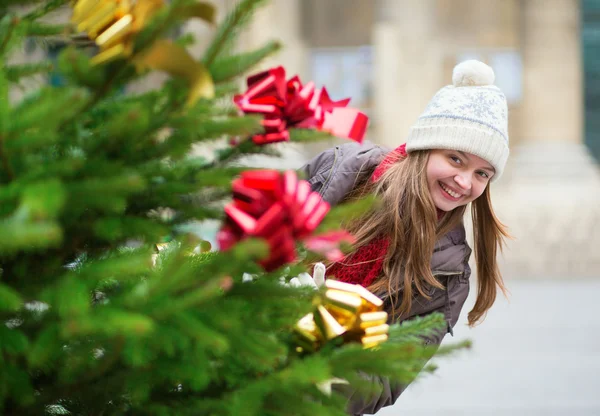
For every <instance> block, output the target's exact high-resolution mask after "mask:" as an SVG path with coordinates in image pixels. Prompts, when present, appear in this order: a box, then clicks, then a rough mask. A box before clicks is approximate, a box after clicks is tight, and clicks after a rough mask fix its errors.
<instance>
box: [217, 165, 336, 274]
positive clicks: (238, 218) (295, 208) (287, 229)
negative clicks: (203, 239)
mask: <svg viewBox="0 0 600 416" xmlns="http://www.w3.org/2000/svg"><path fill="white" fill-rule="evenodd" d="M232 190H233V202H231V203H230V204H228V205H227V206H226V207H225V214H226V216H227V219H226V221H225V224H224V225H223V227H222V228H221V230H220V231H219V232H218V233H217V242H218V244H219V248H220V249H221V250H227V249H229V248H231V247H232V246H233V245H234V244H235V243H237V242H238V241H240V240H242V239H244V238H246V237H260V238H264V239H265V240H266V241H267V243H268V244H269V257H268V258H267V259H264V260H262V261H261V262H260V264H261V265H262V266H263V268H264V269H265V270H267V271H272V270H275V269H277V268H278V267H281V266H283V265H284V264H287V263H290V262H293V261H294V260H295V259H296V247H295V243H296V241H298V240H303V239H305V238H308V239H307V240H306V241H310V242H311V244H312V246H313V247H316V248H317V249H318V250H324V248H325V249H326V250H324V251H326V253H325V254H326V255H328V253H327V252H329V251H332V252H335V253H338V252H339V249H338V248H337V245H336V244H335V238H334V239H333V240H332V239H331V238H330V237H329V238H326V240H325V242H323V241H321V242H320V243H319V239H318V237H309V236H310V235H311V234H312V233H313V232H314V230H315V229H316V228H317V226H318V225H319V224H320V223H321V221H322V220H323V218H324V217H325V215H326V214H327V213H328V212H329V208H330V207H329V204H328V203H327V202H326V201H324V200H323V199H322V198H321V196H320V195H319V194H318V193H316V192H312V191H311V190H310V185H309V184H308V182H306V181H304V180H298V177H297V176H296V173H295V172H294V171H291V170H290V171H286V172H284V173H281V172H279V171H276V170H251V171H245V172H242V174H241V177H240V178H237V179H235V180H234V181H233V183H232ZM347 236H348V234H347V233H346V234H340V240H344V239H347ZM315 239H316V240H315ZM315 241H316V243H315Z"/></svg>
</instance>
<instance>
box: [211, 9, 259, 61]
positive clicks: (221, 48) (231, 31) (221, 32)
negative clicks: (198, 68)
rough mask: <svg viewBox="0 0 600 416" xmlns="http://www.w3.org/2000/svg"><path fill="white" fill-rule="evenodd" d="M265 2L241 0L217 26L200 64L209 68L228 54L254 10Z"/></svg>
mask: <svg viewBox="0 0 600 416" xmlns="http://www.w3.org/2000/svg"><path fill="white" fill-rule="evenodd" d="M266 1H267V0H242V1H240V2H239V3H238V4H237V5H236V6H235V7H234V9H233V10H232V11H231V12H230V13H229V15H228V16H227V17H226V18H225V20H224V21H223V23H221V25H220V26H219V28H218V30H217V33H216V34H215V37H214V38H213V41H212V42H211V44H210V45H209V47H208V49H207V50H206V52H205V53H204V56H203V58H202V62H204V65H205V66H207V67H209V68H210V67H211V66H212V65H213V63H214V61H215V60H216V59H217V58H218V57H219V56H222V55H223V54H225V53H229V52H230V50H231V45H232V44H233V42H234V41H235V40H236V38H237V36H238V35H239V33H240V32H241V31H242V30H243V29H244V28H245V27H246V25H247V24H248V23H249V22H250V18H251V17H252V15H253V14H254V12H255V11H256V9H257V8H258V7H260V6H262V5H264V4H265V3H266Z"/></svg>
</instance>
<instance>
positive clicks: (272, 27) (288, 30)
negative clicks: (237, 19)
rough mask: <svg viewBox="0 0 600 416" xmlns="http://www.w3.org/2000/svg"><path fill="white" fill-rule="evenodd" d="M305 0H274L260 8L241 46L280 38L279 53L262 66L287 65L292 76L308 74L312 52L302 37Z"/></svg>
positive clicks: (246, 46) (248, 46) (243, 37)
mask: <svg viewBox="0 0 600 416" xmlns="http://www.w3.org/2000/svg"><path fill="white" fill-rule="evenodd" d="M300 2H301V0H271V2H269V3H268V5H267V6H265V7H262V8H260V9H259V10H258V11H257V13H256V14H255V16H254V19H253V20H252V22H251V23H250V25H249V27H248V30H247V31H246V33H245V34H244V36H242V37H241V38H240V45H239V46H240V49H242V50H252V49H255V48H259V47H261V46H263V45H264V44H265V43H266V42H269V41H271V40H276V41H280V42H281V44H282V49H281V51H280V52H279V53H277V54H276V55H274V56H273V57H272V58H270V59H268V60H267V61H265V62H264V64H263V65H262V67H261V68H268V67H270V66H274V65H283V66H284V67H285V68H286V71H287V73H288V75H294V74H298V75H300V77H301V78H302V79H306V77H307V76H308V51H307V47H306V44H305V42H304V39H303V38H302V27H301V23H302V21H301V16H302V13H301V4H300Z"/></svg>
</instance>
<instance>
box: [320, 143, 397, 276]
mask: <svg viewBox="0 0 600 416" xmlns="http://www.w3.org/2000/svg"><path fill="white" fill-rule="evenodd" d="M404 157H406V144H403V145H401V146H399V147H397V148H396V149H394V150H393V151H391V152H390V153H388V154H387V155H386V157H385V158H384V159H383V161H382V162H381V163H380V164H379V165H378V166H377V167H376V168H375V171H374V172H373V175H372V176H371V181H372V182H376V181H378V180H379V179H380V178H381V176H382V175H383V173H384V172H385V171H386V170H387V169H388V168H389V167H390V166H391V165H392V164H394V163H395V162H397V161H398V160H399V159H400V158H404ZM389 245H390V242H389V240H388V238H387V237H385V236H381V237H377V238H374V239H373V240H371V241H370V242H369V244H367V245H366V246H362V247H360V248H359V249H358V250H356V251H355V252H354V253H353V254H350V255H349V256H347V257H346V258H345V259H343V260H341V261H339V262H337V263H334V264H332V265H331V266H330V267H329V270H328V271H327V275H328V276H332V277H333V276H335V278H336V279H337V280H341V281H342V282H348V283H358V284H360V285H362V286H364V287H367V286H369V285H370V284H371V283H373V282H374V281H375V279H376V278H377V277H378V276H379V275H380V274H381V269H382V267H383V260H385V255H386V253H387V250H388V247H389Z"/></svg>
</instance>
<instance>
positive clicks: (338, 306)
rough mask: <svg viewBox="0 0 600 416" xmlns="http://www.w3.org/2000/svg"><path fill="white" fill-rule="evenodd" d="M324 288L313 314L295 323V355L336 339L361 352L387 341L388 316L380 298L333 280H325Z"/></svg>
mask: <svg viewBox="0 0 600 416" xmlns="http://www.w3.org/2000/svg"><path fill="white" fill-rule="evenodd" d="M325 287H326V290H325V292H324V293H323V294H322V296H320V297H319V298H318V304H317V305H316V307H315V310H314V311H313V312H311V313H309V314H307V315H305V316H304V317H302V319H300V320H299V321H298V322H297V323H296V326H295V328H294V330H295V333H296V341H297V343H298V348H297V349H298V351H299V352H304V351H316V350H317V349H318V348H319V347H321V346H322V345H323V344H324V343H325V342H327V341H329V340H331V339H334V338H338V337H341V338H343V339H344V341H347V342H360V343H362V345H363V346H364V347H365V348H372V347H375V346H377V345H379V344H381V343H382V342H385V341H387V339H388V330H389V326H388V325H387V323H386V322H387V317H388V315H387V312H385V311H382V308H383V301H382V300H381V299H380V298H378V297H377V296H375V295H374V294H373V293H371V292H369V291H368V290H367V289H365V288H364V287H362V286H360V285H353V284H349V283H344V282H339V281H336V280H326V281H325Z"/></svg>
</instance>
